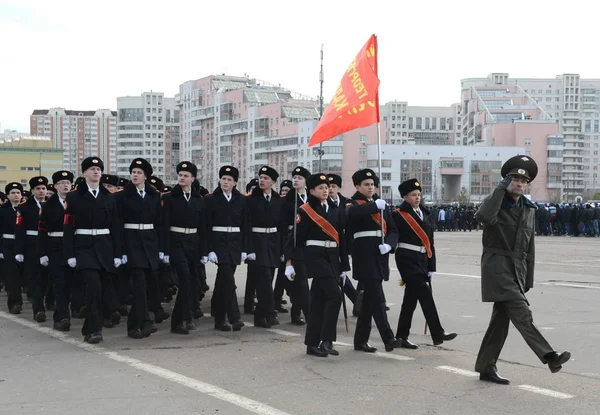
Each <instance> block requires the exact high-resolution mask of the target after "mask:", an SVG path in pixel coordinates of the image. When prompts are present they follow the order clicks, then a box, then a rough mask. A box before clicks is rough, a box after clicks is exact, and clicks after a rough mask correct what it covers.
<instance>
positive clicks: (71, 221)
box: [63, 213, 75, 227]
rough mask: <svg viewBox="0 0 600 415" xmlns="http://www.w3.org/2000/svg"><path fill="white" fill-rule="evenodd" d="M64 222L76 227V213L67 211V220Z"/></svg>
mask: <svg viewBox="0 0 600 415" xmlns="http://www.w3.org/2000/svg"><path fill="white" fill-rule="evenodd" d="M63 224H64V225H71V226H72V227H75V215H70V214H68V213H65V220H64V222H63Z"/></svg>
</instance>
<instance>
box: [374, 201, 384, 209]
mask: <svg viewBox="0 0 600 415" xmlns="http://www.w3.org/2000/svg"><path fill="white" fill-rule="evenodd" d="M375 204H376V205H377V209H379V210H381V209H385V207H386V206H387V203H385V200H383V199H377V200H376V201H375Z"/></svg>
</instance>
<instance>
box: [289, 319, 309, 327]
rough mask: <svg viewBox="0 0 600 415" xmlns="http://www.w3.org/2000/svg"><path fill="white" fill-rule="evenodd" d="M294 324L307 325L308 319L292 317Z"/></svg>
mask: <svg viewBox="0 0 600 415" xmlns="http://www.w3.org/2000/svg"><path fill="white" fill-rule="evenodd" d="M292 324H295V325H296V326H304V325H306V321H305V320H304V319H303V318H302V317H294V318H292Z"/></svg>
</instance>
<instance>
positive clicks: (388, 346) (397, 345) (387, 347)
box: [385, 339, 403, 352]
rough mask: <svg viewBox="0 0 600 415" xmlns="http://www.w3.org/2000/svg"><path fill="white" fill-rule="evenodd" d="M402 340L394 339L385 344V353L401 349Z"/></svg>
mask: <svg viewBox="0 0 600 415" xmlns="http://www.w3.org/2000/svg"><path fill="white" fill-rule="evenodd" d="M402 342H403V340H402V339H394V340H392V341H390V342H389V343H385V351H386V352H392V351H393V350H394V349H397V348H400V347H402Z"/></svg>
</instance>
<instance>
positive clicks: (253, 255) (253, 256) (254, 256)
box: [247, 252, 256, 261]
mask: <svg viewBox="0 0 600 415" xmlns="http://www.w3.org/2000/svg"><path fill="white" fill-rule="evenodd" d="M247 259H248V261H256V254H255V253H254V252H253V253H251V254H248V258H247Z"/></svg>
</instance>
